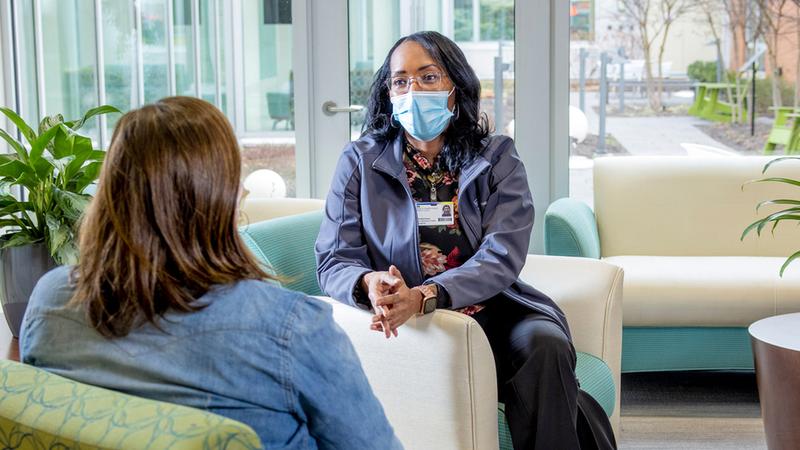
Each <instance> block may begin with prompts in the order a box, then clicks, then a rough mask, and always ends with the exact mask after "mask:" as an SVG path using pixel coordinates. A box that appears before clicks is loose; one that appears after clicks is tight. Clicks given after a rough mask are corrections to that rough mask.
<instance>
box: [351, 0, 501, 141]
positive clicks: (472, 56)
mask: <svg viewBox="0 0 800 450" xmlns="http://www.w3.org/2000/svg"><path fill="white" fill-rule="evenodd" d="M472 1H478V0H472ZM472 1H470V0H466V1H454V2H450V1H446V0H440V1H438V2H434V1H424V0H402V1H401V0H350V2H349V5H348V11H349V16H350V18H349V23H350V27H349V28H350V103H351V104H355V105H366V101H367V97H368V95H369V89H370V87H371V85H372V78H373V76H374V74H375V71H376V70H377V69H378V68H379V67H380V66H381V64H383V61H384V59H385V57H386V54H387V53H388V51H389V49H390V48H391V47H392V45H393V44H394V43H395V41H396V40H397V39H399V38H400V37H401V36H403V35H407V34H410V33H413V32H416V31H421V30H436V31H440V32H441V31H442V30H443V29H446V28H449V27H446V26H445V25H450V24H444V23H442V18H443V17H452V20H453V24H452V29H453V32H454V33H462V36H463V35H466V32H465V31H463V27H468V28H469V29H470V30H471V29H472V19H469V21H468V23H467V22H465V19H464V18H465V17H472V12H471V11H473V8H474V5H473V3H472ZM401 5H402V7H403V8H406V9H407V10H409V11H410V17H409V20H408V21H407V22H408V23H407V24H404V23H401V14H400V8H401ZM480 6H481V8H482V9H481V14H483V13H484V11H489V12H488V13H487V14H488V15H487V17H486V18H484V17H483V15H482V16H481V24H482V25H481V27H482V28H486V27H484V22H488V21H490V18H494V19H498V20H504V21H506V24H505V25H496V26H495V28H493V29H492V30H496V31H491V32H487V36H495V37H494V40H495V41H497V40H501V42H473V41H471V40H462V39H459V38H456V39H455V41H456V43H457V44H458V45H459V47H461V49H462V50H463V51H464V54H465V55H466V57H467V61H468V62H469V63H470V65H471V66H472V68H473V69H474V70H475V73H476V74H477V75H478V78H479V79H480V81H481V88H482V89H481V110H482V111H483V112H485V113H486V114H487V116H488V117H489V120H490V121H491V122H492V123H493V124H494V123H498V124H499V126H496V128H497V132H498V133H501V134H508V135H512V136H513V128H514V127H513V120H514V73H513V60H514V19H513V18H514V1H513V0H492V1H486V0H483V1H481V4H480ZM445 8H453V10H452V11H450V14H444V12H445ZM464 9H469V11H470V13H469V16H465V15H464V14H462V16H461V18H459V15H458V14H457V12H458V11H459V10H460V11H462V13H463V12H464ZM492 20H493V19H492ZM459 27H460V28H461V29H462V31H459ZM487 29H488V28H487ZM470 36H471V35H470ZM451 37H452V36H451ZM481 37H482V38H484V36H483V35H481ZM500 38H502V39H500ZM483 40H484V41H485V40H486V39H483ZM508 41H510V42H508ZM498 56H499V57H500V58H499V59H497V60H496V57H498ZM495 64H502V66H499V67H500V68H501V69H502V71H501V73H502V77H501V78H500V79H498V80H495ZM496 99H499V100H498V101H495V100H496ZM496 104H499V105H502V109H497V108H496V107H495V105H496ZM496 109H497V112H496ZM350 122H351V137H352V138H353V139H356V138H358V136H359V135H360V134H361V128H362V125H363V123H364V113H363V112H359V113H352V114H351V115H350Z"/></svg>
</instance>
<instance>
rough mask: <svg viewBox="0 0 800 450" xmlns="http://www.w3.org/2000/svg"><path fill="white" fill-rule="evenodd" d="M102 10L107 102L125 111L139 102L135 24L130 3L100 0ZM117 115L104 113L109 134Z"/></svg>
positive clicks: (117, 118)
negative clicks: (101, 0)
mask: <svg viewBox="0 0 800 450" xmlns="http://www.w3.org/2000/svg"><path fill="white" fill-rule="evenodd" d="M102 12H103V60H104V61H103V62H104V69H105V80H104V81H105V83H104V84H105V90H106V103H107V104H109V105H112V106H116V107H117V108H119V109H120V110H121V111H128V110H129V109H131V108H133V107H134V106H136V105H137V104H138V98H137V90H136V89H137V88H136V80H137V77H138V74H137V68H136V61H135V59H134V58H135V48H136V46H135V43H136V28H135V24H134V21H133V15H132V14H131V12H132V10H131V5H130V4H129V3H128V2H120V1H118V0H103V2H102ZM119 117H120V115H119V114H111V115H108V116H107V121H106V124H107V128H108V130H109V134H108V135H109V136H111V131H113V129H114V125H116V123H117V120H119Z"/></svg>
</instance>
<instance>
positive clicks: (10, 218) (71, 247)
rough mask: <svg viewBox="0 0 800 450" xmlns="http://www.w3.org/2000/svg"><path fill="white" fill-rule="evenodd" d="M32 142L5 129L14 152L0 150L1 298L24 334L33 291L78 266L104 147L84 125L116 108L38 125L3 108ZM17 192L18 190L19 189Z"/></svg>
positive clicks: (102, 108) (13, 329)
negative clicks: (54, 272)
mask: <svg viewBox="0 0 800 450" xmlns="http://www.w3.org/2000/svg"><path fill="white" fill-rule="evenodd" d="M0 112H1V113H2V114H3V115H5V116H6V117H7V118H8V119H9V120H11V122H12V123H13V124H14V125H16V127H17V129H19V131H20V134H21V135H22V136H23V137H24V140H25V143H22V142H20V141H17V140H16V139H14V138H13V137H12V135H11V134H10V133H9V132H7V131H5V130H3V129H0V138H2V139H3V140H5V141H6V143H8V146H9V149H10V150H11V151H12V152H13V153H8V154H2V155H0V302H2V306H3V313H4V314H5V317H6V321H7V322H8V325H9V327H10V328H11V332H12V334H13V335H14V336H18V334H19V328H20V325H21V324H22V316H23V315H24V313H25V307H26V306H27V303H28V297H30V294H31V291H32V290H33V287H34V285H35V284H36V282H37V281H38V280H39V278H40V277H41V276H42V275H43V274H44V273H45V272H47V271H48V270H50V269H51V268H52V267H54V266H55V265H58V264H74V263H75V262H76V261H77V257H78V252H77V245H76V242H75V232H76V224H77V222H78V220H79V219H80V217H81V215H82V214H83V210H84V208H85V207H86V205H87V204H88V203H89V200H91V196H90V195H89V194H87V193H86V188H87V187H89V186H90V185H91V184H92V183H94V181H95V180H96V179H97V176H98V175H99V173H100V167H101V166H102V162H103V157H104V156H105V152H104V151H102V150H97V149H95V148H94V147H93V145H92V140H91V139H90V138H88V137H86V136H84V135H81V134H79V133H78V130H79V129H80V128H81V127H82V126H83V125H84V124H85V123H86V122H87V121H88V120H89V119H91V118H92V117H94V116H97V115H99V114H108V113H119V112H120V111H119V110H118V109H117V108H114V107H113V106H100V107H97V108H94V109H91V110H89V111H87V112H86V114H84V116H83V117H82V118H80V119H77V120H71V121H65V120H64V118H63V117H62V116H61V115H60V114H57V115H55V116H50V117H45V118H44V119H43V120H42V121H41V123H40V124H39V127H38V130H37V131H34V129H33V128H32V127H31V126H29V125H28V124H27V123H25V121H24V120H22V118H21V117H20V116H19V115H17V114H16V113H15V112H14V111H12V110H10V109H8V108H0ZM15 194H16V195H15Z"/></svg>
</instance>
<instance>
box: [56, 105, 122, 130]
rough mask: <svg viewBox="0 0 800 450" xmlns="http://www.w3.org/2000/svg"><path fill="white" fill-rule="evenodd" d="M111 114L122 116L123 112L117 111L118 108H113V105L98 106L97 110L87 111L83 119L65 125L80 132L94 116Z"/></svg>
mask: <svg viewBox="0 0 800 450" xmlns="http://www.w3.org/2000/svg"><path fill="white" fill-rule="evenodd" d="M110 113H119V114H122V111H120V110H119V109H117V108H115V107H113V106H111V105H103V106H98V107H96V108H92V109H90V110H88V111H86V114H84V115H83V117H82V118H80V119H78V120H73V121H70V122H65V124H66V125H67V126H68V127H70V128H72V129H73V130H78V129H80V128H81V127H82V126H84V125H85V124H86V121H87V120H89V119H91V118H92V117H94V116H96V115H98V114H110Z"/></svg>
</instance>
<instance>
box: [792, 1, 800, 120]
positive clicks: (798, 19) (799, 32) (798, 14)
mask: <svg viewBox="0 0 800 450" xmlns="http://www.w3.org/2000/svg"><path fill="white" fill-rule="evenodd" d="M792 3H794V6H795V11H794V20H795V22H794V33H795V41H794V44H795V69H794V107H795V108H798V107H800V0H792Z"/></svg>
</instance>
